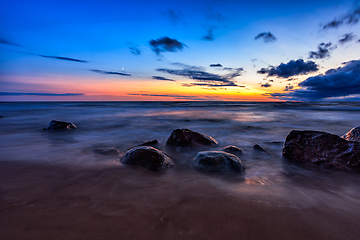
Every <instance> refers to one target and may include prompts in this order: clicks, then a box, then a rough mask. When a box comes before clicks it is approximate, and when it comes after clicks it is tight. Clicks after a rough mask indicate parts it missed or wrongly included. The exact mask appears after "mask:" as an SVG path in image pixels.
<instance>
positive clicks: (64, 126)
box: [43, 120, 76, 130]
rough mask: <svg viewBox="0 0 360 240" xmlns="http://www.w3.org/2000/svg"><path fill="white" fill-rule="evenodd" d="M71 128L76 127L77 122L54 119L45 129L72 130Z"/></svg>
mask: <svg viewBox="0 0 360 240" xmlns="http://www.w3.org/2000/svg"><path fill="white" fill-rule="evenodd" d="M71 129H76V126H75V124H73V123H70V122H63V121H57V120H52V121H51V122H50V123H49V126H48V127H47V128H44V129H43V130H71Z"/></svg>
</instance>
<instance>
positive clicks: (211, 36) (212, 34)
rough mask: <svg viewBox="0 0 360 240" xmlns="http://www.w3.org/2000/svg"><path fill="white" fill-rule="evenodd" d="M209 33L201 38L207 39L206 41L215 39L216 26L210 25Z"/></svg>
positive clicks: (207, 29)
mask: <svg viewBox="0 0 360 240" xmlns="http://www.w3.org/2000/svg"><path fill="white" fill-rule="evenodd" d="M206 31H207V34H206V35H205V36H203V37H202V38H201V39H202V40H206V41H214V39H215V37H214V33H213V31H214V27H208V28H206Z"/></svg>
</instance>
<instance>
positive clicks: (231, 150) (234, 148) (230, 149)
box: [220, 145, 244, 156]
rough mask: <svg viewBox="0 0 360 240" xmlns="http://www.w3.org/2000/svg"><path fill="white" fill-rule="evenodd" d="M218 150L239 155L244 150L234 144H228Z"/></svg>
mask: <svg viewBox="0 0 360 240" xmlns="http://www.w3.org/2000/svg"><path fill="white" fill-rule="evenodd" d="M220 151H222V152H227V153H231V154H234V155H235V156H238V155H241V154H243V152H244V151H243V150H242V149H241V148H239V147H237V146H234V145H229V146H226V147H223V148H222V149H220Z"/></svg>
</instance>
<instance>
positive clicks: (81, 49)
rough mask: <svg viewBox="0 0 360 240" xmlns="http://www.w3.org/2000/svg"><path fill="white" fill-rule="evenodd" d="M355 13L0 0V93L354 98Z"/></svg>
mask: <svg viewBox="0 0 360 240" xmlns="http://www.w3.org/2000/svg"><path fill="white" fill-rule="evenodd" d="M359 18H360V3H359V2H358V1H337V0H336V1H335V0H334V1H332V0H330V1H317V0H313V1H307V0H305V1H257V0H254V1H226V0H223V1H196V0H195V1H151V2H150V1H136V0H135V1H109V0H103V1H67V0H65V1H42V0H41V1H40V0H34V1H25V0H20V1H19V0H14V1H2V2H1V3H0V100H5V101H7V100H9V101H12V100H82V101H87V100H239V101H241V100H244V101H257V100H258V101H273V100H337V99H342V100H344V99H345V100H346V99H348V100H358V99H359V94H360V88H359V86H360V79H359V75H360V74H359V72H360V67H359V59H360V57H359V56H360V50H359V49H360V41H359V40H360V28H359V26H360V23H359V22H358V20H359ZM314 79H315V80H316V81H315V80H314Z"/></svg>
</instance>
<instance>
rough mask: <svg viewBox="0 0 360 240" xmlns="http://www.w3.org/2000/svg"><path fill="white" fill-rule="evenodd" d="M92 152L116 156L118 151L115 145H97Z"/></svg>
mask: <svg viewBox="0 0 360 240" xmlns="http://www.w3.org/2000/svg"><path fill="white" fill-rule="evenodd" d="M92 151H93V153H97V154H101V155H105V156H118V155H119V154H120V151H119V149H118V148H116V147H99V148H95V149H93V150H92Z"/></svg>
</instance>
